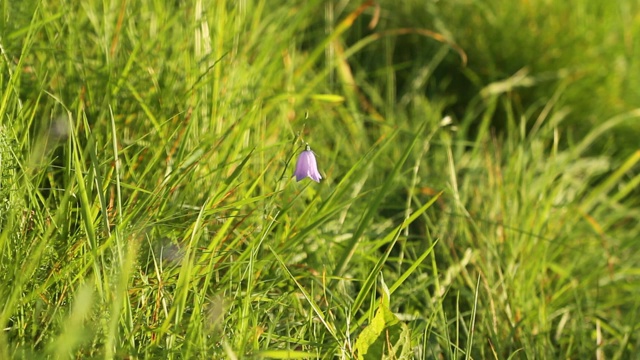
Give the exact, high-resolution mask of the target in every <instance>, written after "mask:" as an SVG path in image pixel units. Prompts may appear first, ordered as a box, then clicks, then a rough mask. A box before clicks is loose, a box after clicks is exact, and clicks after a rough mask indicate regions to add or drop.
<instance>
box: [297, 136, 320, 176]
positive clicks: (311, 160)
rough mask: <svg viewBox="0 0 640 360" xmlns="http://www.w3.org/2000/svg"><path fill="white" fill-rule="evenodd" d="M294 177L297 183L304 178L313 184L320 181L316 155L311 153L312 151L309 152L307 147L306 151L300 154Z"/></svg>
mask: <svg viewBox="0 0 640 360" xmlns="http://www.w3.org/2000/svg"><path fill="white" fill-rule="evenodd" d="M294 175H295V176H296V180H297V181H300V180H302V179H304V178H306V177H308V178H310V179H311V180H313V181H315V182H320V179H322V176H321V175H320V172H319V171H318V164H317V163H316V155H315V154H314V153H313V151H311V148H310V147H309V145H307V149H306V150H305V151H303V152H302V153H300V157H299V158H298V163H297V164H296V171H295V173H294Z"/></svg>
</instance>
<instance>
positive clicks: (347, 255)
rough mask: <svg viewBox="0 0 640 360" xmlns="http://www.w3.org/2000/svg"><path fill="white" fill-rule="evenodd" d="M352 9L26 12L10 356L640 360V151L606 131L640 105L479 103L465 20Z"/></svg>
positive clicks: (17, 44)
mask: <svg viewBox="0 0 640 360" xmlns="http://www.w3.org/2000/svg"><path fill="white" fill-rule="evenodd" d="M343 5H344V4H341V3H340V4H337V3H331V4H329V3H325V2H319V1H311V2H295V3H289V2H286V3H285V2H265V1H240V2H224V1H219V2H213V3H211V2H205V1H200V0H196V1H192V2H183V3H159V2H152V1H139V2H135V3H127V2H120V1H101V2H99V1H88V2H85V3H83V4H82V5H73V4H59V3H56V2H50V1H41V2H40V3H38V6H34V7H28V6H25V7H15V6H14V5H12V6H11V7H8V8H6V9H8V10H7V11H8V12H6V13H5V14H4V19H3V21H4V24H9V21H7V19H9V18H11V19H16V21H15V22H11V23H10V24H11V26H5V27H4V28H3V29H2V38H1V41H2V46H3V47H2V48H3V57H2V61H1V63H2V65H1V66H2V67H1V70H2V77H1V78H0V81H1V82H2V89H3V92H2V97H1V99H2V104H1V107H0V119H1V120H0V121H1V122H0V125H1V129H2V135H3V136H2V142H0V154H1V156H2V158H1V159H2V188H0V191H1V193H0V194H1V195H2V198H1V199H0V200H1V201H2V203H1V204H2V206H3V207H2V210H3V211H2V214H0V220H1V222H0V225H2V230H1V231H0V234H1V235H0V251H1V254H0V259H1V263H0V269H2V270H1V271H2V272H1V273H0V277H1V278H2V284H3V286H2V287H1V288H0V298H1V299H2V301H1V302H0V303H2V304H4V306H3V307H2V310H1V313H0V324H1V328H2V329H3V331H2V332H1V333H0V358H90V357H91V358H92V357H99V358H107V359H112V358H176V359H177V358H327V359H328V358H345V359H347V358H382V357H385V356H386V357H389V358H393V357H398V358H457V357H465V358H510V357H511V358H518V357H523V358H524V357H527V358H556V357H580V358H583V357H594V355H595V356H596V357H599V356H606V357H611V358H625V357H628V356H630V355H631V354H635V351H636V350H637V347H638V345H639V344H638V339H637V338H636V336H635V332H636V330H637V329H636V325H635V323H636V314H635V310H634V309H635V308H637V306H636V305H637V300H636V299H637V296H636V295H637V289H638V288H637V286H635V285H634V281H635V278H636V276H635V274H637V270H638V269H637V264H636V262H635V261H634V259H635V258H636V257H637V255H638V250H639V249H638V246H637V245H636V241H635V240H636V238H637V234H638V230H639V229H638V223H640V221H638V220H640V219H639V217H640V213H639V212H638V203H637V200H635V199H634V197H633V194H634V191H636V188H637V184H638V182H639V181H640V180H638V179H640V177H639V176H638V175H637V174H635V173H634V171H635V169H636V168H637V164H638V161H640V156H639V155H638V152H637V151H620V152H616V151H607V152H603V153H600V154H597V155H594V154H593V152H591V149H592V148H593V146H594V144H596V143H597V141H600V140H601V139H603V138H605V137H607V136H609V134H610V131H611V129H615V128H616V127H618V126H620V124H625V123H628V122H631V121H632V120H633V119H637V116H638V114H637V110H633V109H631V110H629V111H626V112H620V113H619V114H616V115H615V116H611V117H604V118H602V119H601V121H599V122H598V126H595V127H594V128H593V129H591V130H590V131H589V132H587V133H586V135H585V136H580V135H573V134H572V133H571V131H570V128H569V127H568V126H566V122H567V121H568V120H567V119H568V118H569V117H570V116H571V114H572V112H571V106H570V101H569V99H570V98H571V97H570V96H568V95H567V97H566V98H563V99H564V100H563V101H559V100H558V99H559V98H562V97H563V96H564V95H565V94H570V93H571V91H578V90H577V89H574V88H573V85H572V84H566V85H565V87H558V88H554V89H553V91H551V92H545V91H543V90H542V89H540V91H541V93H543V94H544V95H545V96H546V97H544V100H540V101H541V102H540V103H536V102H533V103H532V104H529V105H523V104H524V103H523V102H521V101H520V98H519V97H518V96H516V95H517V94H516V92H514V91H513V89H506V90H505V88H504V87H500V85H501V83H500V82H499V81H497V80H499V79H498V78H496V79H494V78H491V79H489V80H487V81H486V83H485V82H484V81H482V80H478V81H479V83H478V84H479V85H478V87H477V88H475V89H472V90H471V91H470V92H469V93H468V95H469V101H468V102H463V101H461V100H460V99H459V98H456V97H454V96H452V95H451V94H452V93H454V92H455V91H456V90H457V89H456V84H455V82H447V81H443V82H440V80H438V79H443V78H439V77H438V76H439V75H438V71H441V69H442V68H446V66H450V61H456V62H457V64H458V65H457V66H459V67H460V69H463V67H462V64H463V63H464V59H465V58H467V59H468V61H469V64H470V68H469V69H471V70H469V71H474V70H473V69H475V68H474V67H473V66H474V62H475V61H478V58H477V53H475V52H474V51H478V49H477V48H474V47H473V46H472V45H471V44H463V43H462V42H461V41H454V39H458V38H457V36H450V35H451V34H449V33H446V32H445V31H443V29H444V28H443V27H441V26H445V25H447V24H451V23H453V21H454V20H455V19H451V18H450V17H447V16H444V15H442V14H441V13H438V12H437V11H436V10H438V8H437V6H436V5H434V4H431V5H429V6H431V8H427V10H428V11H429V12H430V13H431V14H434V15H433V16H432V18H433V19H434V20H433V21H434V23H435V25H436V26H435V31H430V32H429V31H422V30H425V29H424V28H427V27H428V26H427V25H428V24H426V25H421V26H420V27H419V26H417V25H412V27H405V28H404V30H398V29H397V28H395V27H394V26H395V25H394V23H393V20H394V16H397V14H399V13H401V11H404V10H403V9H404V8H402V7H400V8H397V9H395V10H396V11H391V10H390V7H389V5H387V4H386V3H384V2H382V3H380V4H379V5H376V4H373V3H364V4H357V5H356V4H347V5H346V6H343ZM377 6H379V7H377ZM443 6H444V7H445V8H446V7H447V6H450V5H443ZM443 9H444V8H443ZM441 10H442V9H441ZM378 11H379V12H378ZM319 14H321V15H322V16H319ZM376 18H377V19H378V22H377V27H373V26H372V28H371V29H367V30H365V29H364V27H363V26H361V25H362V24H364V23H372V24H374V25H375V23H376V21H375V19H376ZM436 20H437V21H436ZM447 26H452V25H447ZM419 29H422V30H421V31H418V30H419ZM456 30H458V28H457V27H456ZM459 31H464V29H459ZM416 34H417V35H418V36H420V41H424V42H428V43H429V48H430V49H433V50H434V51H433V52H429V53H426V52H425V53H424V54H423V55H424V56H423V57H420V58H415V59H411V61H409V59H405V60H402V57H403V56H406V54H407V52H405V50H404V49H403V48H400V47H399V46H400V44H402V37H403V36H407V37H408V38H410V37H411V36H413V35H416ZM482 36H486V37H487V38H490V37H498V35H496V34H494V33H491V32H486V33H485V32H483V33H482ZM8 39H10V40H11V42H10V44H9V43H8V42H7V41H8ZM410 39H412V38H410ZM414 40H415V39H414ZM414 40H411V41H414ZM458 42H459V44H457V43H458ZM454 54H455V60H452V58H451V56H454ZM373 55H375V57H374V56H373ZM487 56H488V55H487ZM493 60H495V61H496V62H495V64H496V66H495V68H496V69H502V67H501V66H499V62H498V61H497V60H496V59H493ZM536 66H537V67H536V69H538V68H539V69H540V70H539V71H541V72H544V71H546V70H549V68H551V67H553V66H555V65H553V64H547V63H544V62H542V61H541V62H540V63H539V64H538V65H536ZM545 66H546V67H548V68H545ZM460 71H464V70H460ZM501 71H502V70H501ZM504 71H507V73H506V74H508V73H509V70H504ZM536 71H538V70H536ZM549 71H550V70H549ZM408 74H409V75H408ZM410 74H412V75H410ZM480 85H482V86H480ZM502 85H504V84H502ZM496 89H497V90H496ZM461 109H462V110H461ZM496 119H502V121H503V123H504V124H505V125H504V126H503V127H502V128H501V131H496V126H495V120H496ZM306 143H309V144H310V146H311V148H313V150H314V152H315V154H316V158H317V161H318V164H319V167H320V171H321V173H322V177H323V180H322V181H321V182H320V183H319V184H317V183H315V182H310V181H307V180H305V181H301V182H296V181H294V180H293V179H292V174H293V171H294V168H293V167H294V166H295V162H296V159H297V156H298V154H299V153H300V151H301V150H303V149H304V146H305V144H306ZM626 150H629V149H626ZM621 154H624V155H621ZM5 165H6V166H5Z"/></svg>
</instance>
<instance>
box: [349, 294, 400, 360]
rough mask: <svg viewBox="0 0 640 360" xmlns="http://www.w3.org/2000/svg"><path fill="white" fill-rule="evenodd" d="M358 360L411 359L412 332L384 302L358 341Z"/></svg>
mask: <svg viewBox="0 0 640 360" xmlns="http://www.w3.org/2000/svg"><path fill="white" fill-rule="evenodd" d="M355 348H356V351H357V353H358V359H387V358H389V359H410V358H411V331H410V330H409V327H408V326H407V325H406V324H405V323H403V322H400V320H399V319H398V317H396V316H395V314H394V313H393V312H391V310H389V308H388V307H387V305H386V304H385V303H384V302H381V303H380V306H379V307H378V310H377V311H376V315H375V316H374V317H373V320H372V321H371V323H370V324H369V325H368V326H367V327H366V328H365V329H364V330H363V331H362V333H361V334H360V336H359V337H358V339H357V340H356V346H355Z"/></svg>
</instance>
